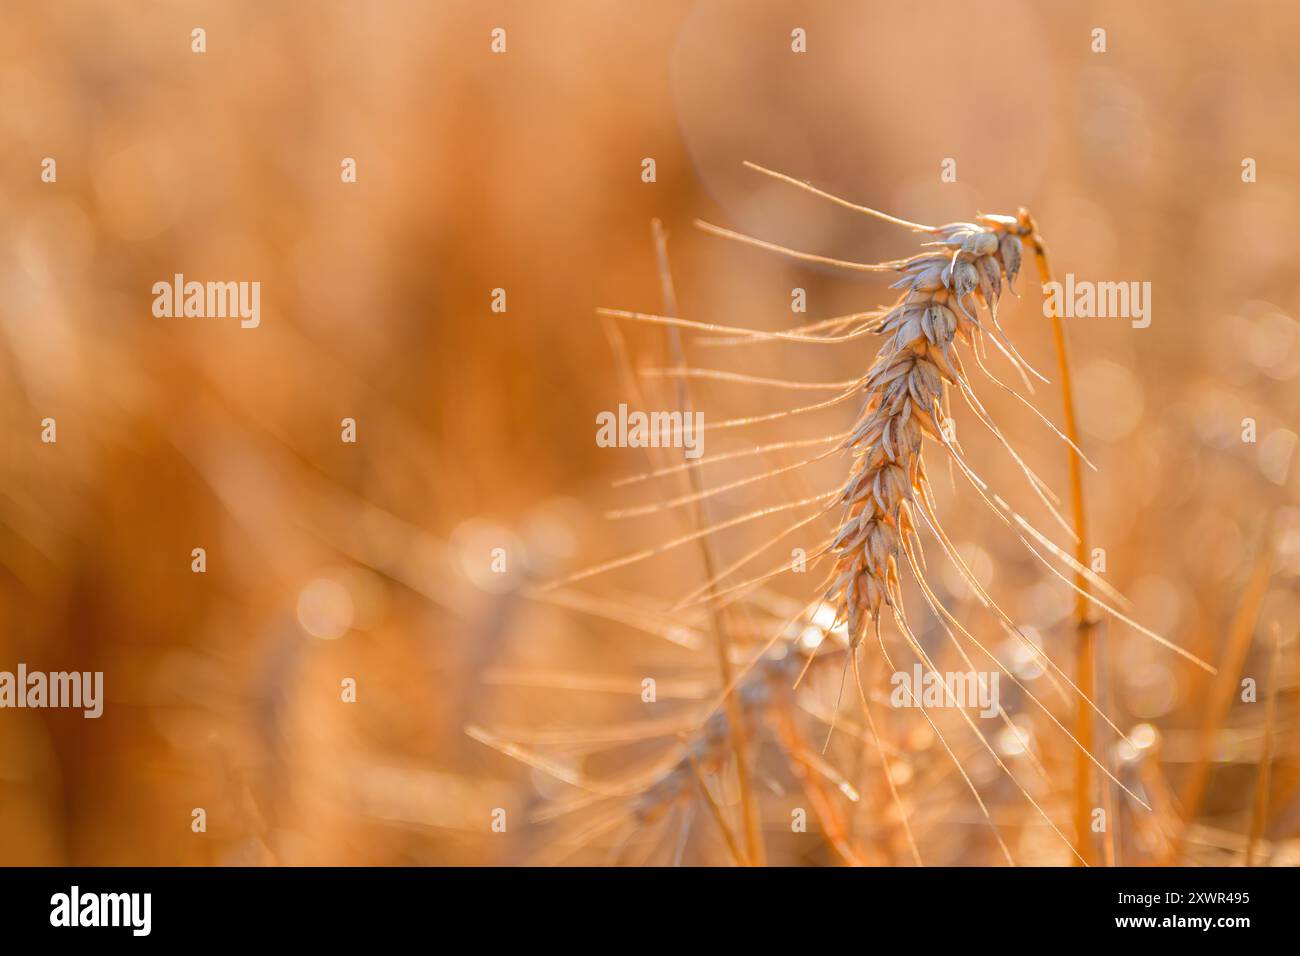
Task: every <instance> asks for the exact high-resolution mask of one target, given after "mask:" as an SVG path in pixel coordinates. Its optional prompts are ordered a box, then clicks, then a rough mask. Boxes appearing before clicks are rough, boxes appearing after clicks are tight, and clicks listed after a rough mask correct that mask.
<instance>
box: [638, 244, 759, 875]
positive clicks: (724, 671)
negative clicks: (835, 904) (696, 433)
mask: <svg viewBox="0 0 1300 956" xmlns="http://www.w3.org/2000/svg"><path fill="white" fill-rule="evenodd" d="M650 227H651V231H652V232H653V233H654V241H655V257H656V259H657V261H658V266H659V285H660V293H661V297H662V300H663V308H664V312H665V313H667V314H668V315H669V316H676V315H677V292H676V290H675V288H674V286H673V274H672V270H671V268H670V266H669V262H668V236H667V234H666V233H665V232H664V227H663V223H661V222H660V221H659V220H658V219H655V220H652V221H651V224H650ZM665 332H666V335H667V338H668V346H669V350H670V352H671V353H672V357H673V362H674V364H676V365H677V367H678V368H685V367H686V356H685V353H684V352H683V350H682V339H681V334H680V333H679V332H678V330H677V328H676V327H675V326H671V325H670V326H667V327H666V328H665ZM677 401H678V405H679V406H680V407H681V410H682V414H683V415H684V416H687V417H689V416H690V414H691V394H690V385H689V383H688V381H687V380H686V379H685V378H680V379H678V380H677ZM687 476H688V478H689V479H690V484H691V490H692V492H693V493H694V494H695V495H696V496H699V497H697V498H696V500H695V501H694V502H693V503H692V507H691V512H692V518H693V520H694V523H695V526H696V527H697V528H699V527H706V526H707V524H708V502H706V501H704V500H703V493H704V487H703V484H702V483H701V481H700V472H699V469H697V468H692V469H690V470H689V471H688V472H687ZM700 553H701V555H702V556H703V559H704V573H705V575H706V580H708V581H710V582H712V581H713V580H714V578H715V576H716V570H715V566H716V562H715V561H714V557H713V547H712V542H711V539H710V538H709V536H707V535H705V536H704V537H701V538H700ZM710 592H712V587H711V588H710ZM709 612H710V616H711V622H712V625H713V634H714V638H715V640H714V646H715V647H716V648H717V653H718V671H719V673H720V675H721V677H722V686H723V694H724V695H725V697H726V711H727V725H728V727H727V731H728V734H729V735H730V738H731V741H730V742H731V750H732V753H733V756H734V759H735V762H736V779H737V782H738V784H739V788H740V812H741V818H742V820H743V821H744V830H745V859H746V860H747V862H748V863H749V864H750V865H752V866H762V865H763V863H764V857H765V854H764V851H763V835H762V830H761V829H760V827H759V819H758V803H757V801H756V800H755V797H754V790H753V785H752V783H751V781H750V774H749V757H748V753H747V751H748V746H747V742H746V740H745V726H744V723H743V715H742V714H741V711H740V701H739V699H738V698H737V697H736V695H735V694H734V693H732V692H731V688H732V668H731V637H730V633H729V631H728V627H727V616H726V610H725V608H723V607H718V606H714V605H713V603H712V602H710V604H709Z"/></svg>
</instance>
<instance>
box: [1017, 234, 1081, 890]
mask: <svg viewBox="0 0 1300 956" xmlns="http://www.w3.org/2000/svg"><path fill="white" fill-rule="evenodd" d="M1020 220H1021V222H1022V223H1023V225H1024V227H1025V229H1026V231H1027V232H1028V237H1029V244H1030V245H1031V246H1033V249H1034V262H1035V263H1036V264H1037V266H1038V281H1039V282H1040V283H1041V284H1042V285H1043V286H1046V285H1047V284H1048V283H1049V282H1051V281H1052V265H1051V261H1050V260H1049V259H1048V256H1047V246H1046V244H1045V243H1044V242H1043V237H1042V236H1041V235H1039V233H1038V225H1037V224H1036V223H1035V222H1034V220H1033V217H1032V216H1030V215H1029V211H1028V210H1025V209H1022V210H1020ZM1046 309H1047V314H1048V317H1049V318H1050V320H1051V323H1052V345H1053V347H1054V349H1055V350H1056V367H1057V370H1058V372H1059V373H1060V376H1061V401H1062V404H1063V405H1064V407H1065V437H1066V439H1067V441H1068V442H1069V445H1068V447H1067V449H1066V450H1067V453H1068V455H1069V461H1070V511H1071V513H1072V514H1071V517H1072V520H1073V524H1074V559H1075V561H1076V562H1077V563H1078V565H1080V566H1084V565H1086V564H1087V561H1088V542H1087V523H1086V512H1085V510H1084V502H1083V454H1082V453H1081V452H1080V450H1079V447H1080V446H1079V426H1078V421H1077V419H1076V417H1075V412H1074V386H1073V383H1072V380H1071V378H1070V356H1069V352H1068V350H1067V348H1066V343H1065V326H1064V324H1063V323H1062V322H1061V316H1060V313H1059V311H1058V310H1057V308H1056V306H1055V304H1054V302H1053V300H1051V299H1048V300H1046ZM1074 588H1075V594H1074V633H1075V682H1076V683H1077V684H1078V686H1079V691H1080V693H1081V694H1082V695H1083V696H1084V697H1086V698H1087V699H1089V700H1092V699H1094V697H1095V695H1096V690H1097V687H1096V683H1097V680H1096V670H1097V645H1096V633H1095V629H1094V624H1095V622H1094V621H1093V620H1092V618H1091V615H1090V613H1089V609H1088V579H1087V577H1086V576H1085V575H1084V574H1083V572H1082V571H1081V570H1078V569H1076V570H1075V573H1074ZM1074 736H1075V738H1076V739H1078V741H1079V749H1078V750H1077V751H1075V755H1074V833H1075V836H1074V839H1075V850H1076V851H1077V852H1078V854H1079V859H1080V860H1081V861H1082V863H1083V864H1084V865H1086V866H1091V865H1092V864H1093V863H1094V862H1095V860H1096V854H1095V847H1094V846H1093V841H1092V838H1091V833H1092V829H1091V824H1092V802H1093V799H1092V761H1091V756H1092V749H1093V742H1094V740H1095V736H1094V724H1093V719H1092V709H1091V708H1090V707H1088V706H1086V705H1085V704H1084V703H1083V702H1082V701H1079V702H1078V704H1077V705H1076V710H1075V723H1074Z"/></svg>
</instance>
